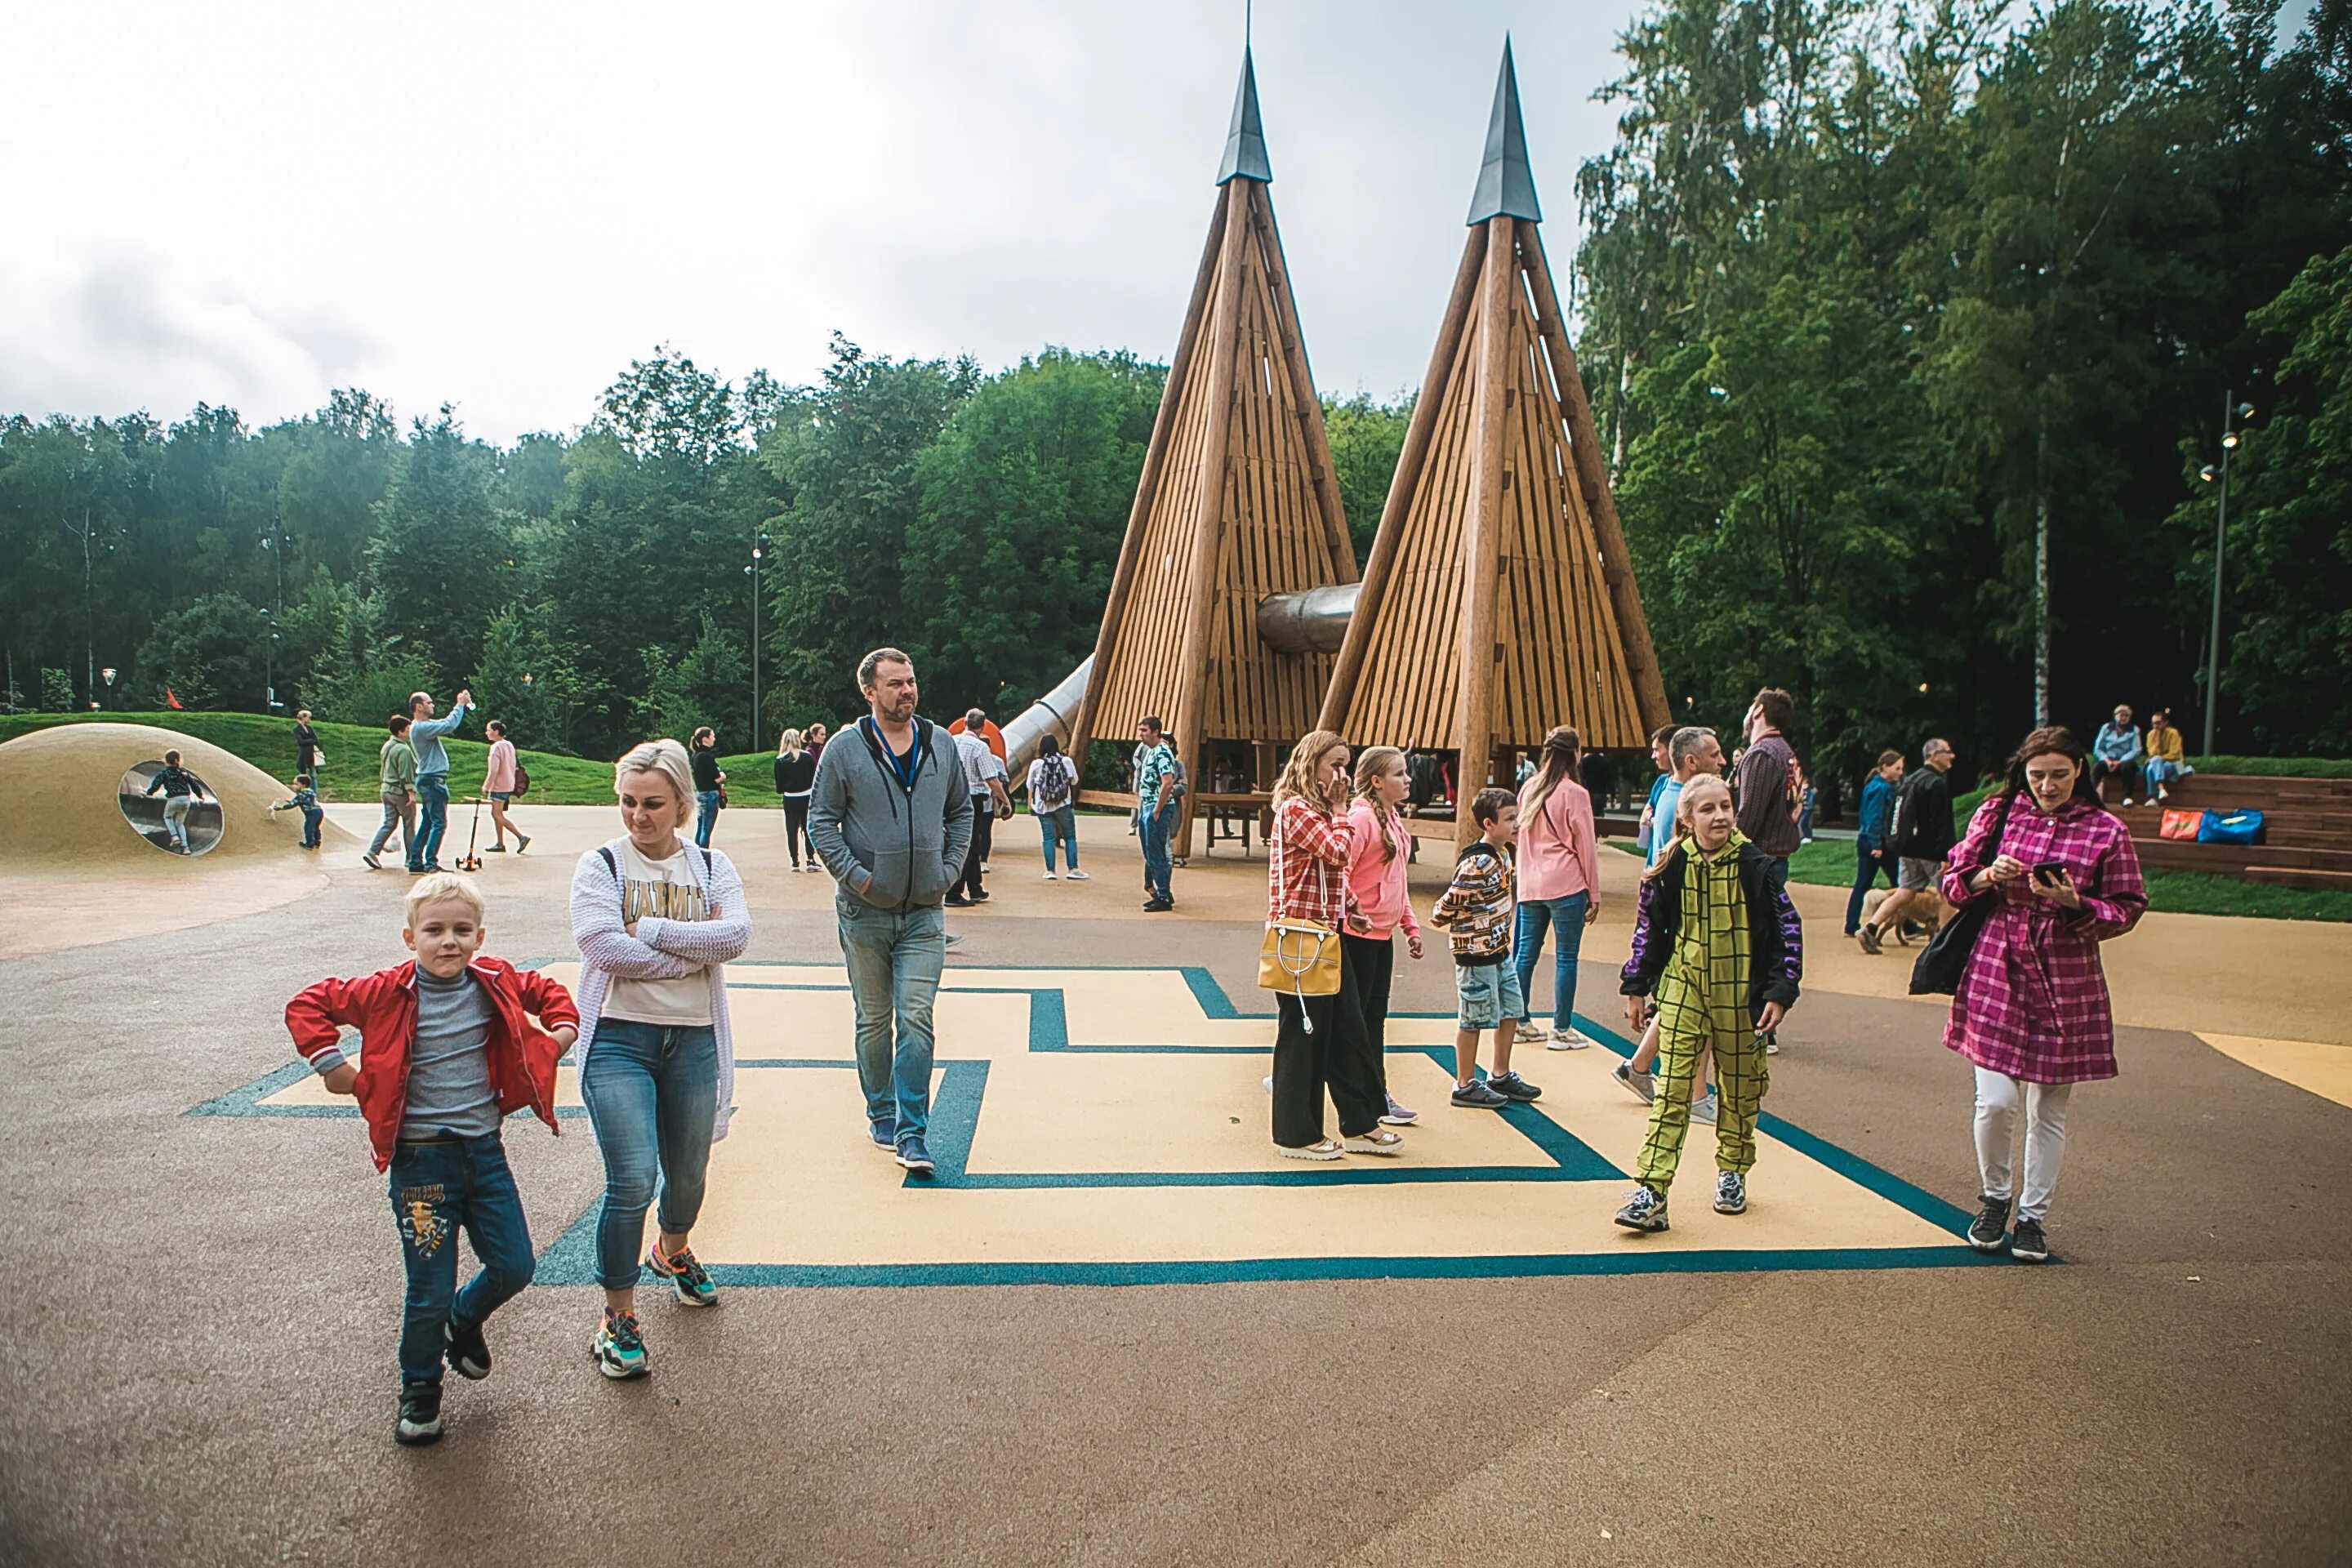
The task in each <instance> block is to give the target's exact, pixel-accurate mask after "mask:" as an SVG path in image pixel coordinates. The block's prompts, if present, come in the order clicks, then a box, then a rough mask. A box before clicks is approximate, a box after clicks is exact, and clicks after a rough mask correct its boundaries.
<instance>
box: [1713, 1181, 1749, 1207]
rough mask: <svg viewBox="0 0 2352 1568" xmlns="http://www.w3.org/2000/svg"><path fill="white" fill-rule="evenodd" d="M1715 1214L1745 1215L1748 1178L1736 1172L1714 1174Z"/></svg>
mask: <svg viewBox="0 0 2352 1568" xmlns="http://www.w3.org/2000/svg"><path fill="white" fill-rule="evenodd" d="M1715 1212H1716V1213H1717V1214H1746V1213H1747V1212H1748V1178H1747V1177H1745V1176H1743V1175H1741V1174H1740V1173H1738V1172H1737V1171H1717V1173H1715Z"/></svg>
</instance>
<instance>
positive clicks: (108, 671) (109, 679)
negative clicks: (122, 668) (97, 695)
mask: <svg viewBox="0 0 2352 1568" xmlns="http://www.w3.org/2000/svg"><path fill="white" fill-rule="evenodd" d="M98 673H99V674H100V676H101V677H103V678H104V679H105V681H106V702H107V706H108V707H112V706H113V705H114V667H113V666H112V665H108V666H107V667H106V668H104V669H101V670H100V671H99V672H98Z"/></svg>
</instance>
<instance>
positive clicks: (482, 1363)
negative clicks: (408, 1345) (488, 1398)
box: [441, 1318, 490, 1383]
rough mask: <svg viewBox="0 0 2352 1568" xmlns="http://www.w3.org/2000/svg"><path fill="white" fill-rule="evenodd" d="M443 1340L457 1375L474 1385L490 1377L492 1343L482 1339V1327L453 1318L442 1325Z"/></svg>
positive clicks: (450, 1362)
mask: <svg viewBox="0 0 2352 1568" xmlns="http://www.w3.org/2000/svg"><path fill="white" fill-rule="evenodd" d="M441 1338H442V1341H443V1342H444V1343H446V1345H447V1347H448V1349H447V1351H446V1354H447V1356H448V1358H449V1364H450V1365H451V1366H453V1367H455V1368H457V1375H458V1376H459V1377H462V1378H466V1379H467V1380H469V1381H471V1382H474V1383H479V1382H481V1381H482V1379H484V1378H486V1377H488V1376H489V1375H490V1343H489V1342H488V1340H486V1339H484V1338H482V1325H481V1324H479V1323H461V1322H459V1321H457V1319H455V1318H452V1319H450V1320H449V1321H447V1322H446V1323H444V1324H442V1325H441Z"/></svg>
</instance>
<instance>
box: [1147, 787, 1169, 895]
mask: <svg viewBox="0 0 2352 1568" xmlns="http://www.w3.org/2000/svg"><path fill="white" fill-rule="evenodd" d="M1175 830H1176V808H1175V806H1173V805H1163V806H1161V807H1160V810H1159V811H1158V812H1157V813H1155V814H1154V815H1152V816H1147V817H1145V818H1144V819H1143V885H1144V886H1145V887H1147V888H1149V889H1151V896H1152V897H1153V898H1155V899H1166V898H1169V897H1171V895H1170V893H1169V891H1168V875H1169V859H1168V836H1169V835H1170V834H1171V833H1173V832H1174V831H1175Z"/></svg>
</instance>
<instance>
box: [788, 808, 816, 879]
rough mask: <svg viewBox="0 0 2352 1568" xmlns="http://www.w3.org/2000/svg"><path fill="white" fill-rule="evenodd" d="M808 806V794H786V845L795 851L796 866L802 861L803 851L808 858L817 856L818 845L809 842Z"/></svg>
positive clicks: (794, 862) (794, 860) (794, 863)
mask: <svg viewBox="0 0 2352 1568" xmlns="http://www.w3.org/2000/svg"><path fill="white" fill-rule="evenodd" d="M808 808H809V797H808V796H806V795H786V796H784V847H786V848H788V849H790V850H791V851H792V852H793V865H795V866H797V865H799V864H800V863H801V860H802V858H803V851H805V852H806V858H808V859H811V860H814V859H815V858H816V847H815V846H814V845H813V844H811V843H810V842H809V836H808Z"/></svg>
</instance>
